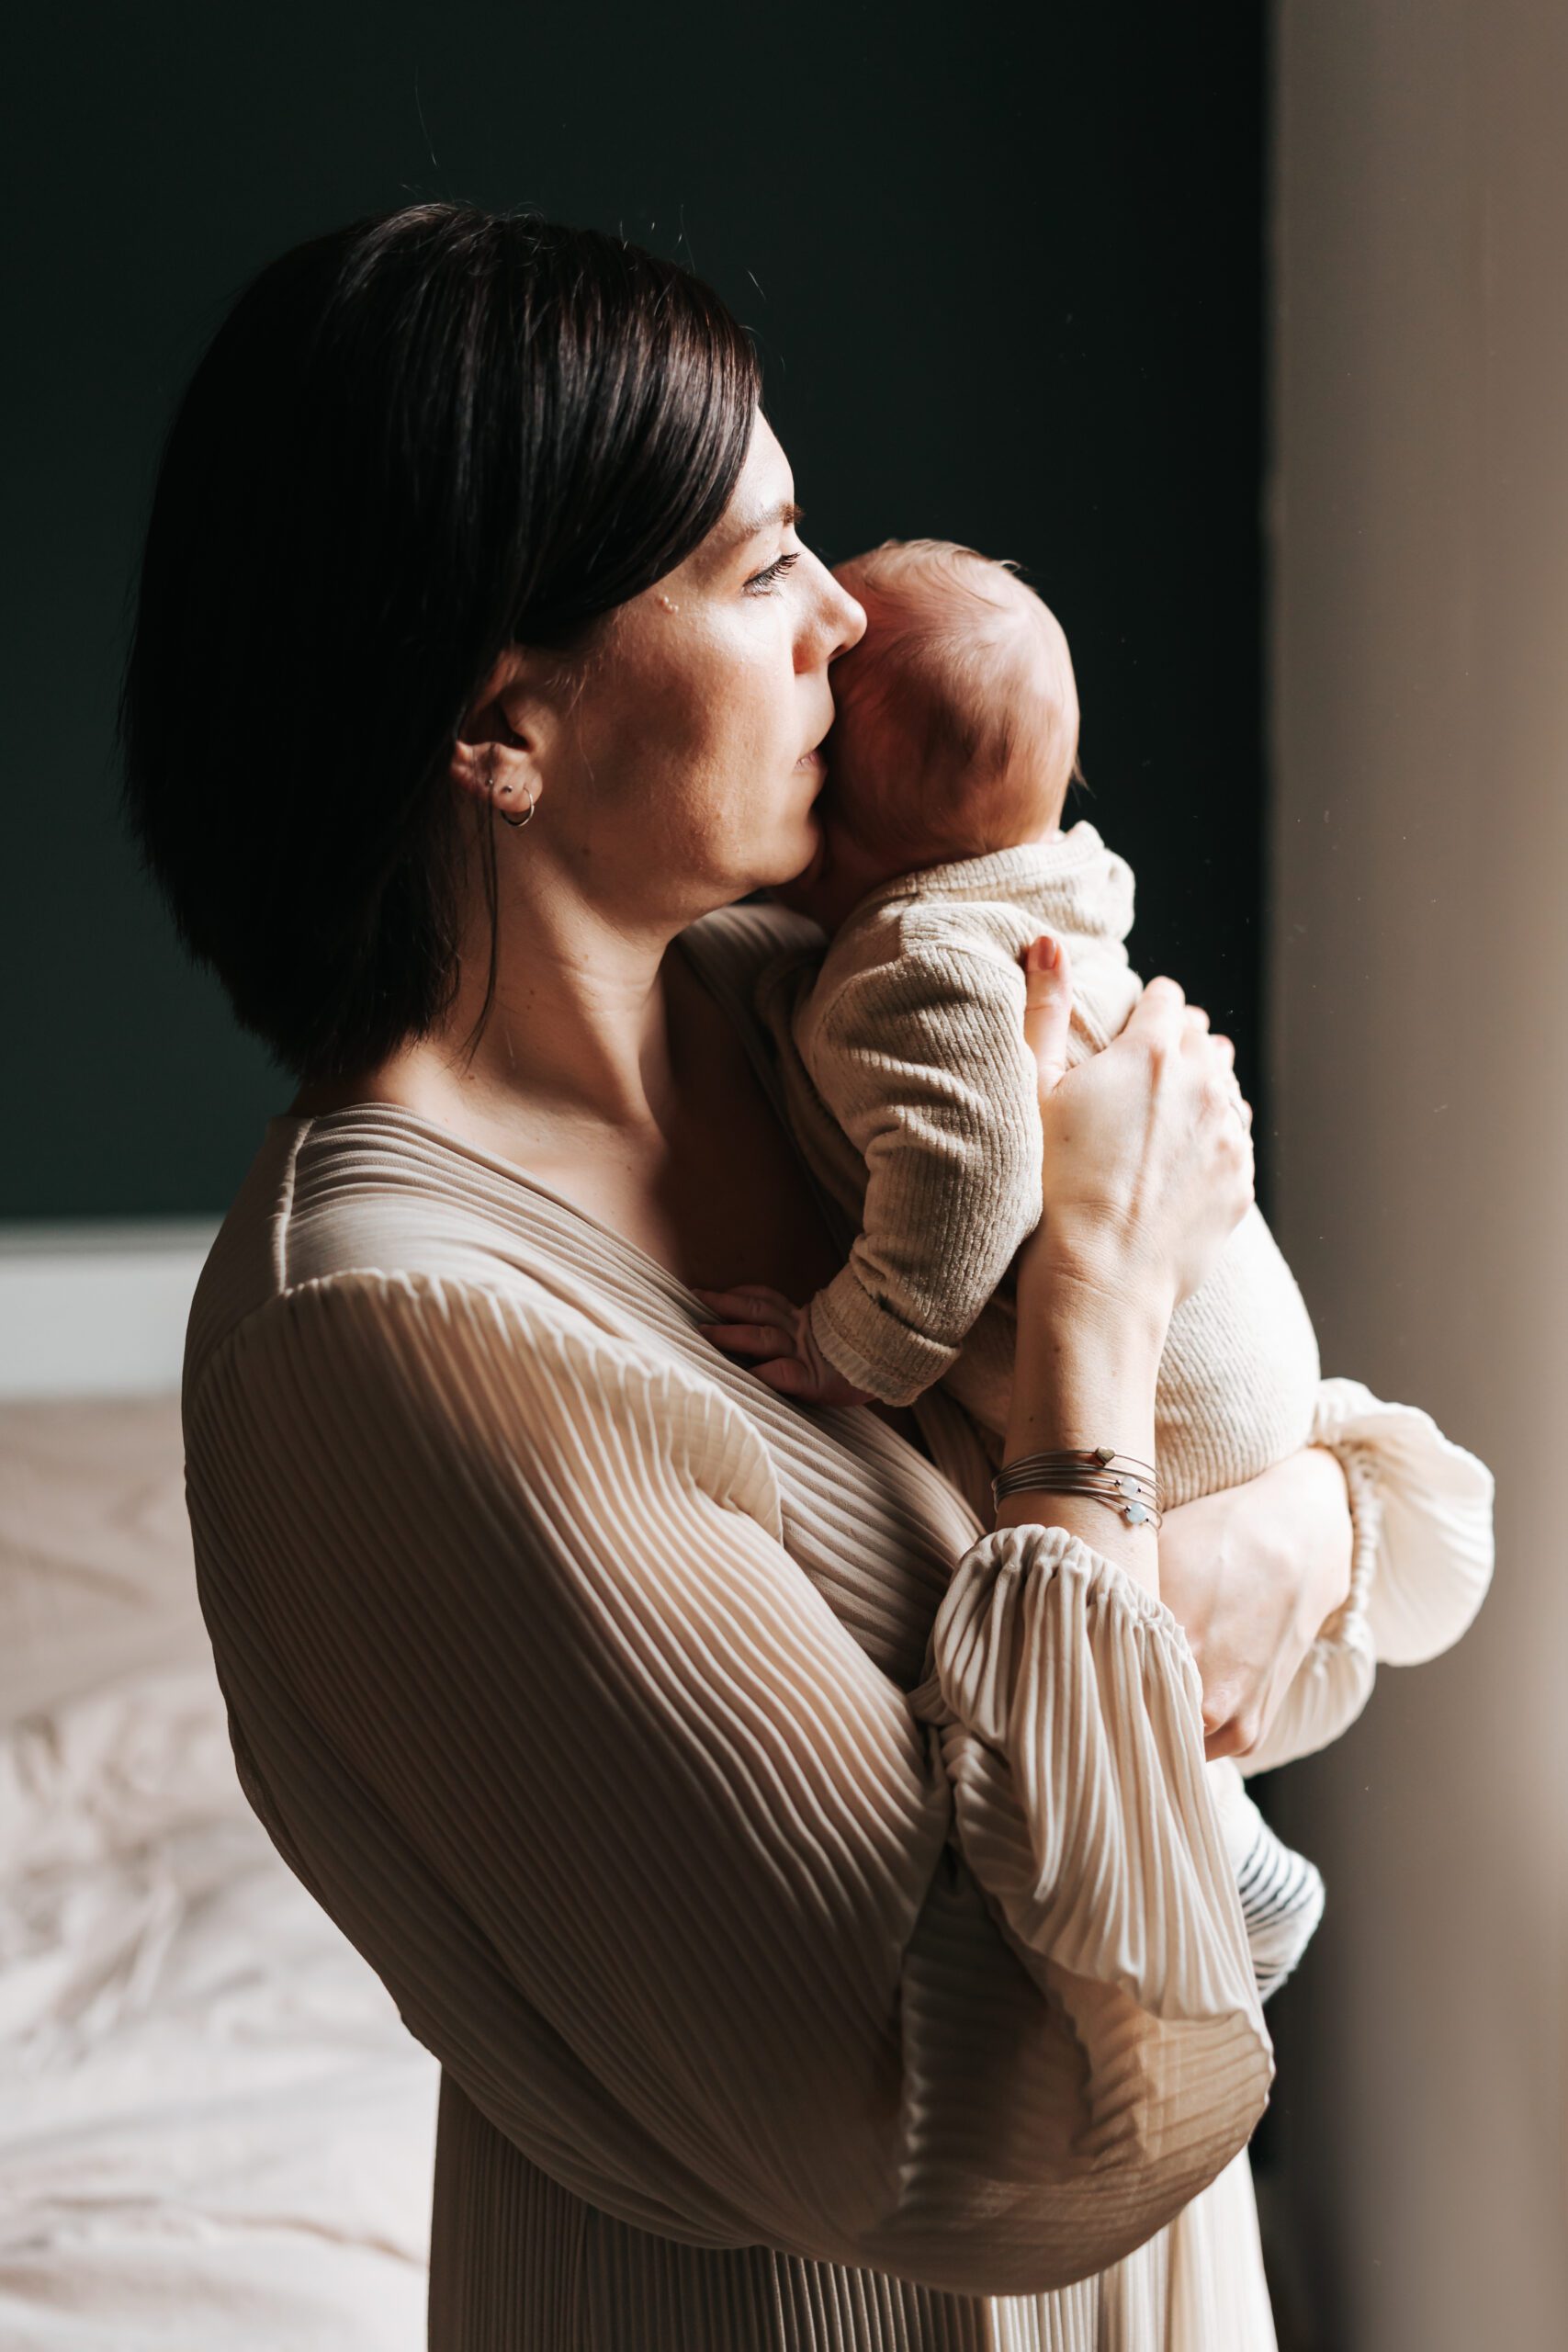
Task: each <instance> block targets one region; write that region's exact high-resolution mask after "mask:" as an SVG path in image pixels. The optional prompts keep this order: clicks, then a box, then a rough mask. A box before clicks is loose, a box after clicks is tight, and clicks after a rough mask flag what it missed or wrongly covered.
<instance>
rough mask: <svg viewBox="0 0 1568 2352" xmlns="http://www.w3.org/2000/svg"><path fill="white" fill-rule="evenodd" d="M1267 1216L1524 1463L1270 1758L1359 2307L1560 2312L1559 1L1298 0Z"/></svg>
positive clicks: (1331, 2165) (1323, 2135)
mask: <svg viewBox="0 0 1568 2352" xmlns="http://www.w3.org/2000/svg"><path fill="white" fill-rule="evenodd" d="M1277 74H1278V84H1277V103H1278V125H1277V128H1278V150H1277V163H1276V191H1275V194H1276V211H1275V220H1274V236H1275V258H1276V264H1277V269H1278V277H1277V281H1276V283H1277V295H1278V309H1277V321H1276V345H1275V364H1276V381H1275V403H1274V435H1275V452H1274V481H1273V487H1272V492H1271V519H1272V526H1273V530H1274V534H1275V554H1276V585H1275V602H1274V612H1273V621H1272V639H1273V643H1272V659H1273V668H1274V677H1273V695H1274V702H1273V707H1274V728H1275V775H1276V791H1277V800H1276V809H1275V817H1274V862H1275V888H1276V901H1275V925H1274V943H1275V944H1274V948H1273V969H1272V987H1273V1013H1274V1035H1273V1069H1274V1078H1275V1087H1276V1103H1277V1119H1278V1140H1277V1143H1276V1144H1275V1146H1274V1150H1275V1154H1276V1163H1275V1164H1276V1167H1277V1170H1278V1181H1277V1209H1278V1214H1277V1219H1276V1222H1277V1225H1278V1227H1279V1230H1280V1236H1281V1239H1282V1241H1283V1243H1284V1246H1285V1248H1286V1250H1287V1252H1288V1253H1289V1255H1290V1256H1291V1258H1292V1261H1293V1263H1294V1264H1295V1266H1296V1268H1297V1271H1298V1273H1299V1274H1300V1276H1301V1279H1302V1282H1303V1288H1304V1289H1305V1291H1306V1293H1307V1296H1308V1300H1309V1303H1310V1304H1311V1306H1313V1308H1314V1312H1315V1314H1316V1316H1317V1317H1318V1322H1319V1328H1320V1331H1321V1334H1322V1338H1323V1343H1324V1348H1323V1351H1324V1360H1325V1369H1326V1370H1328V1371H1331V1372H1346V1373H1353V1374H1357V1375H1359V1376H1360V1377H1362V1378H1364V1379H1366V1380H1367V1381H1369V1382H1370V1383H1371V1385H1373V1386H1374V1387H1375V1388H1377V1389H1378V1390H1379V1391H1380V1392H1381V1393H1382V1394H1383V1395H1392V1396H1397V1397H1403V1398H1406V1399H1409V1400H1410V1401H1412V1402H1415V1403H1417V1404H1420V1405H1424V1406H1426V1407H1427V1408H1428V1409H1429V1410H1430V1411H1432V1412H1433V1413H1434V1414H1435V1415H1436V1416H1437V1418H1438V1420H1439V1421H1440V1422H1441V1423H1442V1424H1443V1426H1444V1427H1445V1428H1446V1429H1447V1430H1449V1432H1450V1435H1452V1436H1453V1437H1455V1438H1457V1439H1458V1440H1460V1441H1461V1442H1462V1443H1465V1444H1467V1445H1470V1446H1472V1447H1473V1448H1474V1449H1475V1450H1476V1451H1477V1452H1478V1453H1481V1454H1483V1456H1484V1458H1485V1459H1486V1460H1487V1461H1488V1462H1490V1463H1491V1464H1492V1465H1493V1467H1494V1468H1495V1472H1496V1474H1497V1479H1498V1536H1499V1546H1498V1566H1497V1575H1496V1581H1495V1587H1494V1590H1493V1593H1492V1596H1491V1598H1490V1600H1488V1602H1487V1605H1486V1607H1485V1609H1484V1610H1483V1613H1482V1616H1481V1618H1480V1620H1479V1621H1478V1623H1477V1624H1476V1627H1475V1629H1474V1630H1473V1632H1472V1634H1471V1635H1470V1636H1469V1637H1468V1638H1467V1640H1466V1641H1465V1642H1464V1643H1463V1644H1462V1645H1461V1646H1460V1647H1459V1648H1458V1649H1456V1650H1455V1651H1453V1652H1452V1653H1451V1654H1450V1656H1449V1657H1446V1658H1444V1659H1441V1660H1439V1661H1438V1662H1437V1663H1435V1664H1434V1665H1431V1666H1428V1667H1425V1668H1416V1669H1415V1670H1411V1671H1406V1672H1404V1673H1403V1674H1401V1673H1395V1672H1390V1673H1388V1674H1386V1675H1385V1676H1384V1678H1383V1680H1382V1687H1381V1688H1380V1690H1379V1691H1378V1693H1377V1695H1376V1696H1375V1698H1374V1700H1373V1702H1372V1705H1371V1711H1370V1713H1369V1714H1368V1716H1367V1717H1366V1718H1365V1719H1364V1720H1363V1722H1362V1724H1360V1725H1359V1726H1358V1728H1357V1729H1356V1730H1355V1731H1354V1732H1353V1733H1352V1734H1351V1735H1350V1736H1348V1738H1347V1739H1346V1740H1345V1741H1344V1742H1343V1743H1342V1744H1341V1746H1340V1747H1339V1748H1338V1749H1337V1750H1336V1751H1334V1752H1333V1753H1332V1754H1331V1755H1329V1756H1328V1757H1326V1758H1323V1759H1320V1760H1319V1761H1318V1762H1316V1763H1314V1764H1310V1765H1306V1766H1303V1767H1300V1768H1298V1769H1297V1770H1295V1771H1294V1772H1292V1773H1289V1774H1286V1775H1285V1776H1283V1778H1282V1779H1281V1780H1280V1781H1279V1782H1278V1783H1277V1784H1276V1788H1277V1792H1278V1805H1277V1813H1278V1815H1279V1817H1280V1819H1281V1823H1282V1826H1286V1827H1287V1828H1288V1829H1290V1830H1291V1831H1292V1832H1294V1833H1295V1834H1296V1835H1297V1836H1298V1838H1299V1840H1300V1842H1301V1843H1302V1844H1303V1846H1305V1847H1306V1848H1307V1849H1309V1850H1310V1851H1312V1852H1313V1853H1314V1854H1315V1855H1316V1857H1317V1858H1318V1860H1320V1862H1321V1863H1322V1865H1323V1867H1324V1870H1325V1875H1326V1877H1327V1879H1328V1883H1329V1909H1328V1914H1327V1917H1326V1919H1325V1926H1324V1928H1323V1930H1322V1932H1321V1935H1320V1938H1319V1943H1318V1946H1317V1948H1316V1950H1315V1951H1314V1955H1313V1957H1312V1959H1311V1961H1310V1962H1309V1963H1308V1972H1307V1975H1306V1978H1305V1980H1304V1981H1303V1985H1302V1986H1301V1991H1300V1998H1299V2001H1298V2003H1297V2007H1296V2009H1295V2013H1294V2019H1293V2023H1294V2026H1295V2029H1296V2030H1294V2031H1293V2032H1292V2036H1291V2041H1290V2046H1289V2047H1288V2048H1287V2049H1286V2051H1285V2052H1284V2057H1285V2062H1286V2064H1285V2071H1284V2074H1283V2075H1282V2077H1281V2082H1280V2089H1279V2093H1278V2098H1279V2099H1280V2104H1281V2107H1282V2109H1283V2110H1284V2113H1283V2118H1282V2124H1281V2130H1282V2132H1283V2135H1284V2143H1285V2146H1286V2149H1287V2152H1288V2160H1289V2167H1290V2173H1291V2180H1292V2194H1293V2197H1294V2199H1295V2202H1296V2205H1297V2208H1298V2210H1299V2211H1301V2213H1302V2214H1303V2216H1304V2217H1305V2222H1306V2226H1307V2229H1308V2232H1309V2235H1310V2237H1311V2238H1312V2240H1313V2241H1314V2244H1315V2250H1316V2254H1317V2258H1318V2260H1319V2262H1320V2264H1321V2266H1322V2273H1321V2275H1322V2283H1323V2285H1324V2287H1325V2291H1326V2295H1327V2309H1328V2311H1329V2313H1330V2319H1331V2327H1330V2331H1329V2333H1328V2335H1326V2336H1325V2339H1324V2340H1325V2345H1327V2346H1332V2352H1480V2347H1482V2346H1506V2347H1507V2352H1561V2347H1562V2346H1564V2345H1568V2211H1565V2198H1564V2182H1565V2172H1564V2138H1565V2102H1568V2064H1565V2043H1568V1949H1565V1917H1568V1185H1565V1182H1564V1178H1565V1171H1568V1050H1565V1038H1564V1030H1565V1028H1568V5H1564V0H1485V5H1482V0H1472V5H1469V6H1465V5H1461V0H1421V5H1419V6H1411V5H1409V4H1408V0H1283V6H1282V8H1281V11H1280V32H1279V43H1278V52H1277Z"/></svg>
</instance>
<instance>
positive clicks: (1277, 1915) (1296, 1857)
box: [1204, 1756, 1323, 2001]
mask: <svg viewBox="0 0 1568 2352" xmlns="http://www.w3.org/2000/svg"><path fill="white" fill-rule="evenodd" d="M1204 1769H1205V1770H1206V1771H1207V1772H1208V1775H1209V1787H1210V1790H1211V1792H1213V1799H1214V1810H1215V1811H1216V1813H1217V1814H1218V1815H1219V1817H1220V1826H1221V1828H1222V1830H1223V1831H1224V1840H1225V1850H1226V1852H1227V1853H1228V1854H1229V1856H1230V1863H1231V1868H1232V1870H1233V1871H1235V1883H1236V1892H1237V1894H1239V1895H1240V1896H1241V1915H1242V1917H1243V1918H1244V1919H1245V1920H1246V1922H1247V1945H1248V1947H1249V1949H1250V1951H1251V1953H1252V1968H1253V1973H1254V1975H1255V1976H1256V1977H1257V1979H1258V1998H1259V1999H1260V2000H1264V2001H1266V2000H1267V1999H1268V1998H1269V1994H1270V1993H1273V1992H1276V1991H1277V1990H1278V1989H1279V1987H1280V1985H1282V1984H1283V1983H1284V1981H1285V1979H1286V1977H1287V1976H1288V1975H1289V1974H1290V1973H1291V1971H1292V1968H1294V1966H1295V1964H1296V1962H1297V1961H1298V1960H1300V1958H1301V1956H1302V1954H1303V1951H1305V1950H1306V1948H1307V1946H1308V1944H1309V1943H1310V1942H1311V1941H1312V1939H1313V1934H1314V1930H1315V1928H1316V1927H1317V1923H1318V1921H1319V1920H1320V1919H1321V1918H1322V1917H1323V1880H1322V1879H1321V1877H1320V1876H1319V1875H1318V1872H1317V1870H1316V1868H1315V1866H1314V1864H1313V1863H1311V1862H1309V1861H1308V1860H1307V1859H1306V1857H1305V1855H1304V1854H1298V1853H1296V1852H1294V1851H1293V1850H1292V1848H1291V1847H1289V1846H1287V1845H1286V1844H1285V1842H1284V1840H1283V1839H1282V1838H1276V1836H1275V1835H1274V1832H1273V1831H1272V1830H1271V1829H1270V1828H1269V1824H1268V1823H1267V1822H1266V1821H1265V1820H1264V1818H1263V1815H1261V1814H1260V1813H1259V1812H1258V1807H1257V1805H1256V1804H1254V1803H1253V1801H1252V1799H1251V1797H1250V1796H1249V1795H1248V1794H1247V1782H1246V1781H1245V1780H1244V1779H1243V1778H1242V1775H1241V1770H1240V1767H1239V1766H1238V1765H1237V1763H1236V1762H1235V1758H1234V1757H1230V1756H1221V1757H1217V1758H1215V1759H1214V1761H1213V1763H1212V1764H1209V1765H1207V1766H1205V1768H1204Z"/></svg>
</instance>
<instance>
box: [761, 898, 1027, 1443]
mask: <svg viewBox="0 0 1568 2352" xmlns="http://www.w3.org/2000/svg"><path fill="white" fill-rule="evenodd" d="M1025 987H1026V984H1025V980H1024V975H1023V969H1022V967H1021V965H1020V964H1018V963H1017V962H1015V961H1013V960H1012V959H1010V957H1009V956H1006V955H1005V954H1003V953H1000V952H998V954H997V955H995V956H991V955H987V953H985V952H984V950H982V949H979V948H976V947H970V946H966V945H962V944H951V943H945V942H942V943H938V942H921V943H919V944H914V945H912V946H910V947H909V948H908V950H907V952H905V953H904V954H902V955H900V956H899V957H898V958H897V961H892V962H887V963H884V964H880V965H877V966H875V967H873V968H872V969H870V970H868V971H864V972H861V973H857V974H855V975H854V976H853V977H852V978H850V979H849V980H847V981H846V982H845V983H844V984H843V985H842V986H841V987H840V989H838V990H837V991H836V993H835V994H834V996H833V998H832V1001H830V1003H829V1005H828V1006H827V1007H826V1008H825V1010H824V1011H823V1012H821V1014H820V1015H819V1016H818V1017H817V1018H816V1019H814V1020H813V1021H812V1022H811V1023H810V1024H809V1025H808V1028H807V1032H806V1038H807V1046H806V1053H805V1058H806V1059H807V1067H808V1069H809V1070H810V1075H811V1079H812V1082H813V1084H814V1085H815V1086H816V1088H817V1091H818V1093H819V1094H820V1096H821V1098H822V1100H823V1102H824V1103H826V1104H827V1106H828V1108H829V1111H830V1112H831V1113H832V1114H833V1116H834V1118H835V1119H836V1120H837V1121H838V1124H839V1125H840V1127H841V1128H842V1129H843V1132H844V1133H845V1135H846V1136H848V1137H849V1139H850V1141H851V1142H852V1144H853V1146H854V1148H855V1149H856V1150H857V1151H858V1152H859V1154H860V1156H861V1158H862V1159H863V1161H864V1163H865V1177H866V1189H865V1204H864V1208H863V1212H862V1217H861V1230H860V1232H859V1233H858V1234H857V1236H856V1237H855V1239H854V1242H853V1244H852V1248H851V1251H850V1257H849V1261H848V1262H847V1264H846V1265H844V1266H843V1267H842V1268H841V1269H840V1272H838V1273H837V1274H836V1275H835V1276H834V1277H833V1279H832V1281H831V1282H829V1283H827V1284H826V1285H825V1286H824V1287H823V1289H821V1290H820V1291H818V1294H817V1295H816V1297H815V1298H814V1299H813V1300H812V1301H811V1304H810V1310H809V1313H810V1323H811V1332H812V1336H813V1338H814V1339H815V1340H816V1342H817V1345H818V1347H819V1348H820V1350H821V1351H822V1353H823V1355H824V1356H825V1357H826V1358H827V1359H828V1361H829V1363H831V1364H832V1365H833V1366H834V1367H835V1369H836V1370H838V1371H839V1372H840V1373H841V1374H843V1375H844V1377H845V1378H846V1379H848V1380H850V1381H852V1382H853V1384H854V1385H856V1386H857V1387H859V1388H863V1389H865V1390H867V1391H869V1393H870V1394H871V1395H872V1396H874V1397H880V1398H881V1399H882V1401H883V1402H884V1403H885V1404H889V1405H907V1404H908V1403H910V1402H911V1401H912V1399H913V1398H915V1397H918V1396H919V1395H920V1394H921V1392H922V1391H923V1390H924V1389H926V1388H928V1387H930V1385H931V1383H932V1382H933V1381H934V1380H937V1379H939V1378H940V1377H941V1375H942V1373H944V1372H945V1371H946V1370H947V1368H948V1366H949V1365H950V1364H951V1363H953V1362H954V1360H955V1359H956V1357H957V1355H958V1352H959V1349H960V1347H961V1346H962V1344H963V1341H964V1337H965V1335H966V1334H967V1332H968V1331H969V1329H970V1328H971V1326H972V1325H973V1324H974V1322H975V1320H976V1317H977V1316H978V1315H979V1313H980V1311H981V1309H982V1308H983V1307H984V1306H986V1304H987V1300H988V1299H989V1298H990V1296H991V1295H992V1293H993V1292H994V1291H995V1289H996V1287H997V1285H998V1283H999V1282H1000V1280H1001V1278H1002V1276H1003V1274H1004V1273H1005V1272H1007V1269H1008V1267H1009V1266H1010V1263H1011V1261H1012V1260H1013V1258H1014V1257H1015V1256H1016V1255H1017V1252H1018V1250H1019V1249H1020V1247H1021V1244H1022V1243H1023V1242H1024V1241H1025V1240H1027V1238H1028V1237H1029V1235H1030V1234H1031V1233H1032V1231H1033V1230H1034V1227H1035V1226H1036V1225H1037V1224H1038V1223H1039V1221H1040V1198H1041V1179H1042V1162H1043V1148H1044V1147H1043V1134H1042V1130H1041V1125H1040V1109H1039V1080H1038V1077H1037V1075H1036V1072H1035V1069H1034V1063H1033V1058H1032V1055H1031V1054H1030V1052H1029V1048H1028V1045H1027V1042H1026V1040H1025V1037H1024V1034H1023V1015H1024V1006H1025Z"/></svg>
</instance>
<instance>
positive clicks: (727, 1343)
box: [697, 1323, 795, 1356]
mask: <svg viewBox="0 0 1568 2352" xmlns="http://www.w3.org/2000/svg"><path fill="white" fill-rule="evenodd" d="M697 1329H698V1330H699V1331H700V1332H701V1333H702V1334H703V1336H704V1338H705V1339H708V1340H712V1341H713V1343H714V1346H715V1347H716V1348H728V1349H730V1350H731V1351H733V1352H734V1353H735V1354H737V1355H751V1356H792V1355H793V1354H794V1353H795V1340H794V1337H793V1336H792V1334H791V1333H790V1332H788V1331H782V1330H780V1329H779V1327H778V1326H777V1324H776V1323H699V1324H698V1325H697Z"/></svg>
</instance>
